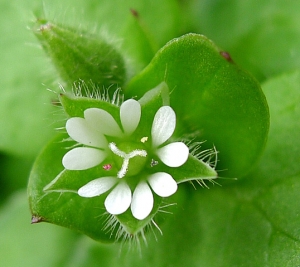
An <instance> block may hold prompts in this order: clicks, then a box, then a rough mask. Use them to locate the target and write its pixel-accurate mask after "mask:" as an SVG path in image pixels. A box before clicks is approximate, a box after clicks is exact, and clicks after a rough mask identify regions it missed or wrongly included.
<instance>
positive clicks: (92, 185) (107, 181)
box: [78, 177, 118, 197]
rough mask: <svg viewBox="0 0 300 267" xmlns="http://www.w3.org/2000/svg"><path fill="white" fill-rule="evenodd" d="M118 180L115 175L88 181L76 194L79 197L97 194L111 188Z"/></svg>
mask: <svg viewBox="0 0 300 267" xmlns="http://www.w3.org/2000/svg"><path fill="white" fill-rule="evenodd" d="M117 181H118V179H117V178H115V177H102V178H98V179H95V180H92V181H90V182H89V183H87V184H85V185H84V186H82V187H81V188H79V190H78V195H79V196H81V197H95V196H99V195H101V194H103V193H105V192H106V191H108V190H109V189H111V188H112V187H113V186H114V185H115V184H116V182H117Z"/></svg>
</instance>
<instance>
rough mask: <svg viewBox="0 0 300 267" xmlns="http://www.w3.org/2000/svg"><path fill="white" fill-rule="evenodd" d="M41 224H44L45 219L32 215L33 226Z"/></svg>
mask: <svg viewBox="0 0 300 267" xmlns="http://www.w3.org/2000/svg"><path fill="white" fill-rule="evenodd" d="M40 222H44V219H43V218H42V217H40V216H37V215H32V217H31V224H36V223H40Z"/></svg>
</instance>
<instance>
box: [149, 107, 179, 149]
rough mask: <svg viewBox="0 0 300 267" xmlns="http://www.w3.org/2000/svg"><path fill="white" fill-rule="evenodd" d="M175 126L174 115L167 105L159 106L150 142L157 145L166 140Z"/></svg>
mask: <svg viewBox="0 0 300 267" xmlns="http://www.w3.org/2000/svg"><path fill="white" fill-rule="evenodd" d="M175 126H176V115H175V112H174V110H173V109H172V108H171V107H169V106H163V107H161V108H160V109H159V110H158V111H157V112H156V114H155V116H154V120H153V124H152V129H151V135H152V144H153V146H154V147H157V146H159V145H161V144H162V143H164V142H165V141H166V140H168V139H169V138H170V137H171V136H172V134H173V133H174V130H175Z"/></svg>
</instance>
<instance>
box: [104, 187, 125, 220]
mask: <svg viewBox="0 0 300 267" xmlns="http://www.w3.org/2000/svg"><path fill="white" fill-rule="evenodd" d="M130 203H131V191H130V188H129V186H128V185H127V184H126V183H125V182H120V183H119V184H118V185H117V186H116V187H115V188H114V189H113V190H112V191H111V192H110V193H109V195H108V196H107V198H106V199H105V202H104V205H105V208H106V210H107V211H108V212H109V213H110V214H113V215H118V214H121V213H123V212H125V211H126V210H127V209H128V208H129V206H130Z"/></svg>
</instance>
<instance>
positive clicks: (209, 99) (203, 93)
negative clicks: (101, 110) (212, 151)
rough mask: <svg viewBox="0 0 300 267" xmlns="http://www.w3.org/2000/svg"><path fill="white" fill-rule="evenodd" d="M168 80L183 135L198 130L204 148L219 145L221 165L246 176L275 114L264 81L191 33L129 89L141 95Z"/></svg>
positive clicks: (230, 173) (226, 173)
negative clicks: (248, 72) (263, 87)
mask: <svg viewBox="0 0 300 267" xmlns="http://www.w3.org/2000/svg"><path fill="white" fill-rule="evenodd" d="M162 81H165V82H166V83H167V85H168V87H169V88H170V91H171V95H170V103H171V106H172V107H173V108H174V110H175V112H176V115H177V119H178V127H179V129H178V131H177V132H178V133H177V134H178V136H180V134H182V133H183V134H191V133H192V134H194V133H195V134H196V136H197V134H198V140H200V141H203V140H207V142H206V143H205V144H203V147H204V148H211V147H212V146H216V148H217V150H218V151H219V152H220V153H219V164H218V167H217V169H219V170H222V171H223V170H224V172H223V173H222V175H223V176H237V177H240V176H242V175H244V174H245V173H247V172H248V171H249V170H250V169H251V168H252V167H253V165H254V164H255V163H256V162H257V160H258V158H259V156H260V155H261V153H262V151H263V148H264V145H265V142H266V139H267V133H268V127H269V113H268V106H267V103H266V100H265V97H264V95H263V93H262V91H261V89H260V86H259V84H258V83H257V82H256V81H255V80H254V79H253V78H252V77H251V76H250V75H248V74H247V73H245V72H244V71H242V70H241V69H239V68H238V67H237V66H236V65H235V64H233V63H232V62H230V61H228V60H226V58H224V57H222V55H221V54H220V50H219V49H218V48H217V47H216V46H215V45H214V44H213V43H212V42H211V41H210V40H208V39H207V38H206V37H204V36H202V35H197V34H188V35H185V36H183V37H180V38H178V39H174V40H172V41H170V42H169V43H168V44H167V45H166V46H164V47H163V48H162V49H161V50H160V51H159V52H158V53H157V54H156V56H155V57H154V59H153V60H152V61H151V63H150V64H149V65H148V66H147V67H146V68H145V69H144V70H143V71H142V72H141V73H140V74H138V75H137V76H136V77H134V78H133V80H132V81H131V82H130V83H129V84H128V86H127V87H126V88H125V94H126V95H127V97H128V96H135V95H137V96H141V95H142V94H144V93H145V92H146V91H147V90H149V89H150V88H153V87H154V86H155V85H156V84H158V83H160V82H162Z"/></svg>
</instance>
